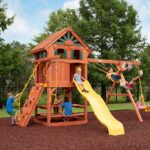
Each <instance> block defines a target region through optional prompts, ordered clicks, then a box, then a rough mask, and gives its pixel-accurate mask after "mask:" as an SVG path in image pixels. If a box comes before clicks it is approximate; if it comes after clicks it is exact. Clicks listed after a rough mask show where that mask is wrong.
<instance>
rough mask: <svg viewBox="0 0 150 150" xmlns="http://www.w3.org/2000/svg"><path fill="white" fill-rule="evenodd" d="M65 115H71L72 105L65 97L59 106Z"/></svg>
mask: <svg viewBox="0 0 150 150" xmlns="http://www.w3.org/2000/svg"><path fill="white" fill-rule="evenodd" d="M61 106H62V108H63V110H64V114H65V115H72V103H71V102H70V101H69V99H68V97H67V96H66V97H65V99H64V102H63V103H62V104H61Z"/></svg>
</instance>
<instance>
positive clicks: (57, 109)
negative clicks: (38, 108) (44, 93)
mask: <svg viewBox="0 0 150 150" xmlns="http://www.w3.org/2000/svg"><path fill="white" fill-rule="evenodd" d="M62 101H63V100H62V97H61V95H60V94H58V95H57V99H56V100H54V105H55V107H54V113H56V114H58V113H59V107H60V105H61V103H62Z"/></svg>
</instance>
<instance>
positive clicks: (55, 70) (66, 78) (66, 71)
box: [48, 62, 70, 87]
mask: <svg viewBox="0 0 150 150" xmlns="http://www.w3.org/2000/svg"><path fill="white" fill-rule="evenodd" d="M48 77H49V78H50V86H52V87H61V86H62V87H66V86H67V87H68V86H70V65H69V63H64V62H52V63H51V73H50V75H49V76H48Z"/></svg>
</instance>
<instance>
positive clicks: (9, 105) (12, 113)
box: [6, 92, 21, 125]
mask: <svg viewBox="0 0 150 150" xmlns="http://www.w3.org/2000/svg"><path fill="white" fill-rule="evenodd" d="M20 95H21V94H18V95H16V96H15V97H14V96H13V94H12V92H8V93H7V96H8V99H7V103H6V112H7V113H8V114H9V115H10V116H14V117H12V125H15V124H16V123H17V110H16V109H15V108H13V104H14V102H17V101H18V100H19V96H20Z"/></svg>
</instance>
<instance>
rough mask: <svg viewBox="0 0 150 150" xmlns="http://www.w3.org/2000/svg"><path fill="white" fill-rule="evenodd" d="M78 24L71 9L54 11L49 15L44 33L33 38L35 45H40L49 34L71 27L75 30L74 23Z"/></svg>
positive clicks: (76, 17) (74, 12)
mask: <svg viewBox="0 0 150 150" xmlns="http://www.w3.org/2000/svg"><path fill="white" fill-rule="evenodd" d="M77 22H78V16H77V15H76V11H75V10H72V9H66V10H62V9H60V10H58V11H56V12H55V11H54V12H52V13H51V14H50V15H49V20H48V22H47V24H46V27H45V28H44V33H41V34H39V35H38V36H36V37H35V38H34V41H35V42H36V43H40V42H41V41H43V40H44V39H45V38H46V37H48V36H49V35H50V34H51V33H54V32H56V31H59V30H61V29H63V28H66V27H68V26H71V27H72V28H73V29H74V30H76V23H77Z"/></svg>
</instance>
